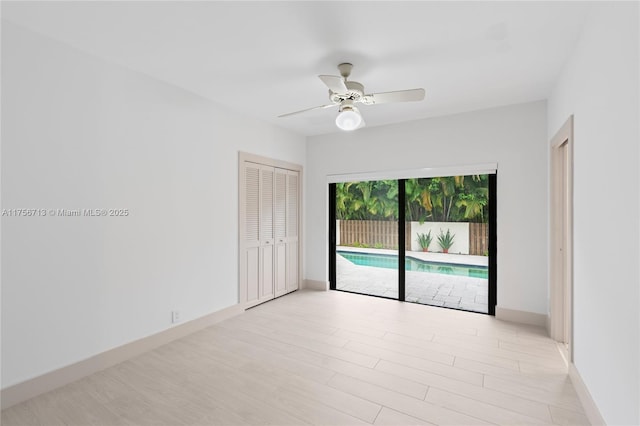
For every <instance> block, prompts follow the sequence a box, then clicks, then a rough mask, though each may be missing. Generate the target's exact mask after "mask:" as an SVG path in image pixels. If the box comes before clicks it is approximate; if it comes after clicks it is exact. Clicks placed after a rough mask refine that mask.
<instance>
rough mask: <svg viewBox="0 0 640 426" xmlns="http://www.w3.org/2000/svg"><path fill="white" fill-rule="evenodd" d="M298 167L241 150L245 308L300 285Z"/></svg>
mask: <svg viewBox="0 0 640 426" xmlns="http://www.w3.org/2000/svg"><path fill="white" fill-rule="evenodd" d="M279 166H282V167H279ZM300 173H301V168H300V166H296V165H293V164H289V163H285V162H281V161H277V160H270V159H266V158H263V157H258V156H255V155H251V154H245V153H240V161H239V181H238V182H239V201H240V202H239V203H238V204H239V206H238V208H239V212H238V213H239V224H240V226H239V244H238V245H239V268H238V269H239V272H238V278H239V283H238V286H239V302H240V303H241V304H242V305H244V306H245V307H246V308H249V307H251V306H254V305H257V304H259V303H262V302H265V301H267V300H270V299H273V298H274V297H278V296H282V295H284V294H286V293H289V292H291V291H294V290H297V289H298V288H299V286H300V285H299V284H300V267H299V262H300V255H299V252H300V245H299V238H300V236H299V233H300V228H299V227H300V198H301V197H300Z"/></svg>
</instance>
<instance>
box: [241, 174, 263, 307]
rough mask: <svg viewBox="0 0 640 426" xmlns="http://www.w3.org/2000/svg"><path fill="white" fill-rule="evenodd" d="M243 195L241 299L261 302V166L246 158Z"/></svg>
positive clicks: (242, 175) (242, 183)
mask: <svg viewBox="0 0 640 426" xmlns="http://www.w3.org/2000/svg"><path fill="white" fill-rule="evenodd" d="M240 185H241V188H244V197H243V200H242V201H241V204H240V209H241V214H240V217H241V218H244V220H243V222H244V223H241V226H240V256H241V259H240V271H239V272H240V274H239V275H240V277H239V278H240V301H241V302H246V303H248V304H255V303H258V302H259V296H260V281H261V280H262V279H261V271H260V166H259V165H257V164H253V163H248V162H245V163H244V164H243V170H242V171H241V173H240Z"/></svg>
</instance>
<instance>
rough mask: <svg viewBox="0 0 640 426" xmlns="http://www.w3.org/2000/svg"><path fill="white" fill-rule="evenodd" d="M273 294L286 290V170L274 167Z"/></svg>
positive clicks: (280, 293) (280, 294) (278, 294)
mask: <svg viewBox="0 0 640 426" xmlns="http://www.w3.org/2000/svg"><path fill="white" fill-rule="evenodd" d="M274 202H275V204H274V216H275V217H274V228H275V229H274V231H275V256H276V257H275V295H276V297H278V296H282V295H283V294H285V293H286V292H287V264H288V259H287V171H286V170H283V169H275V197H274Z"/></svg>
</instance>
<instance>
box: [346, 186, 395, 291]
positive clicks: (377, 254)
mask: <svg viewBox="0 0 640 426" xmlns="http://www.w3.org/2000/svg"><path fill="white" fill-rule="evenodd" d="M398 205H399V204H398V181H397V180H380V181H361V182H343V183H338V184H336V192H335V215H336V217H335V239H336V240H335V241H336V248H335V268H336V280H335V287H336V289H337V290H343V291H349V292H353V293H361V294H367V295H371V296H380V297H387V298H391V299H398V210H399V209H398Z"/></svg>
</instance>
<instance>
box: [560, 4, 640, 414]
mask: <svg viewBox="0 0 640 426" xmlns="http://www.w3.org/2000/svg"><path fill="white" fill-rule="evenodd" d="M638 36H639V34H638V4H637V3H624V4H622V3H614V2H610V3H607V2H598V3H597V4H596V5H595V6H594V8H593V9H592V11H591V13H590V14H589V16H588V18H587V20H586V22H585V27H584V29H583V32H582V35H581V38H580V40H579V41H578V43H577V45H576V47H575V50H574V52H573V54H572V57H571V58H570V59H569V61H568V62H567V64H566V65H565V68H564V70H563V72H562V74H561V75H560V77H559V79H558V81H557V83H556V86H555V88H554V90H553V92H552V94H551V96H550V99H549V110H548V113H549V118H548V123H549V124H548V126H549V128H548V136H549V138H550V137H552V136H553V135H554V134H555V133H556V131H557V130H558V129H559V128H560V126H561V125H562V124H563V123H564V121H565V120H566V119H567V117H568V116H569V115H570V114H574V141H575V142H574V247H575V248H574V322H573V324H574V361H575V365H576V368H577V369H578V371H579V372H580V375H581V376H582V378H583V380H584V382H585V383H586V385H587V387H588V388H589V391H590V393H591V395H592V396H593V398H594V400H595V402H596V404H597V405H598V407H599V409H600V412H601V414H602V415H603V417H604V419H605V421H606V422H607V424H611V425H614V424H616V425H617V424H640V411H639V410H640V404H639V401H640V390H639V386H640V327H639V318H638V316H639V312H640V302H639V294H638V293H639V287H640V274H639V272H638V267H637V265H638V261H639V259H640V249H639V234H640V227H639V224H638V217H639V216H640V209H639V202H640V196H639V179H640V175H639V172H638V169H639V166H640V161H639V152H638V151H639V150H638V145H639V140H640V132H639V130H638V119H639V115H638V114H639V109H638V102H639V97H638V90H639V89H640V87H639V84H638V77H639V72H640V70H639V69H638V60H639V57H638ZM603 220H605V221H608V222H609V223H610V225H609V226H608V227H607V228H606V232H600V231H601V228H599V227H594V224H597V223H601V222H602V221H603Z"/></svg>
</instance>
